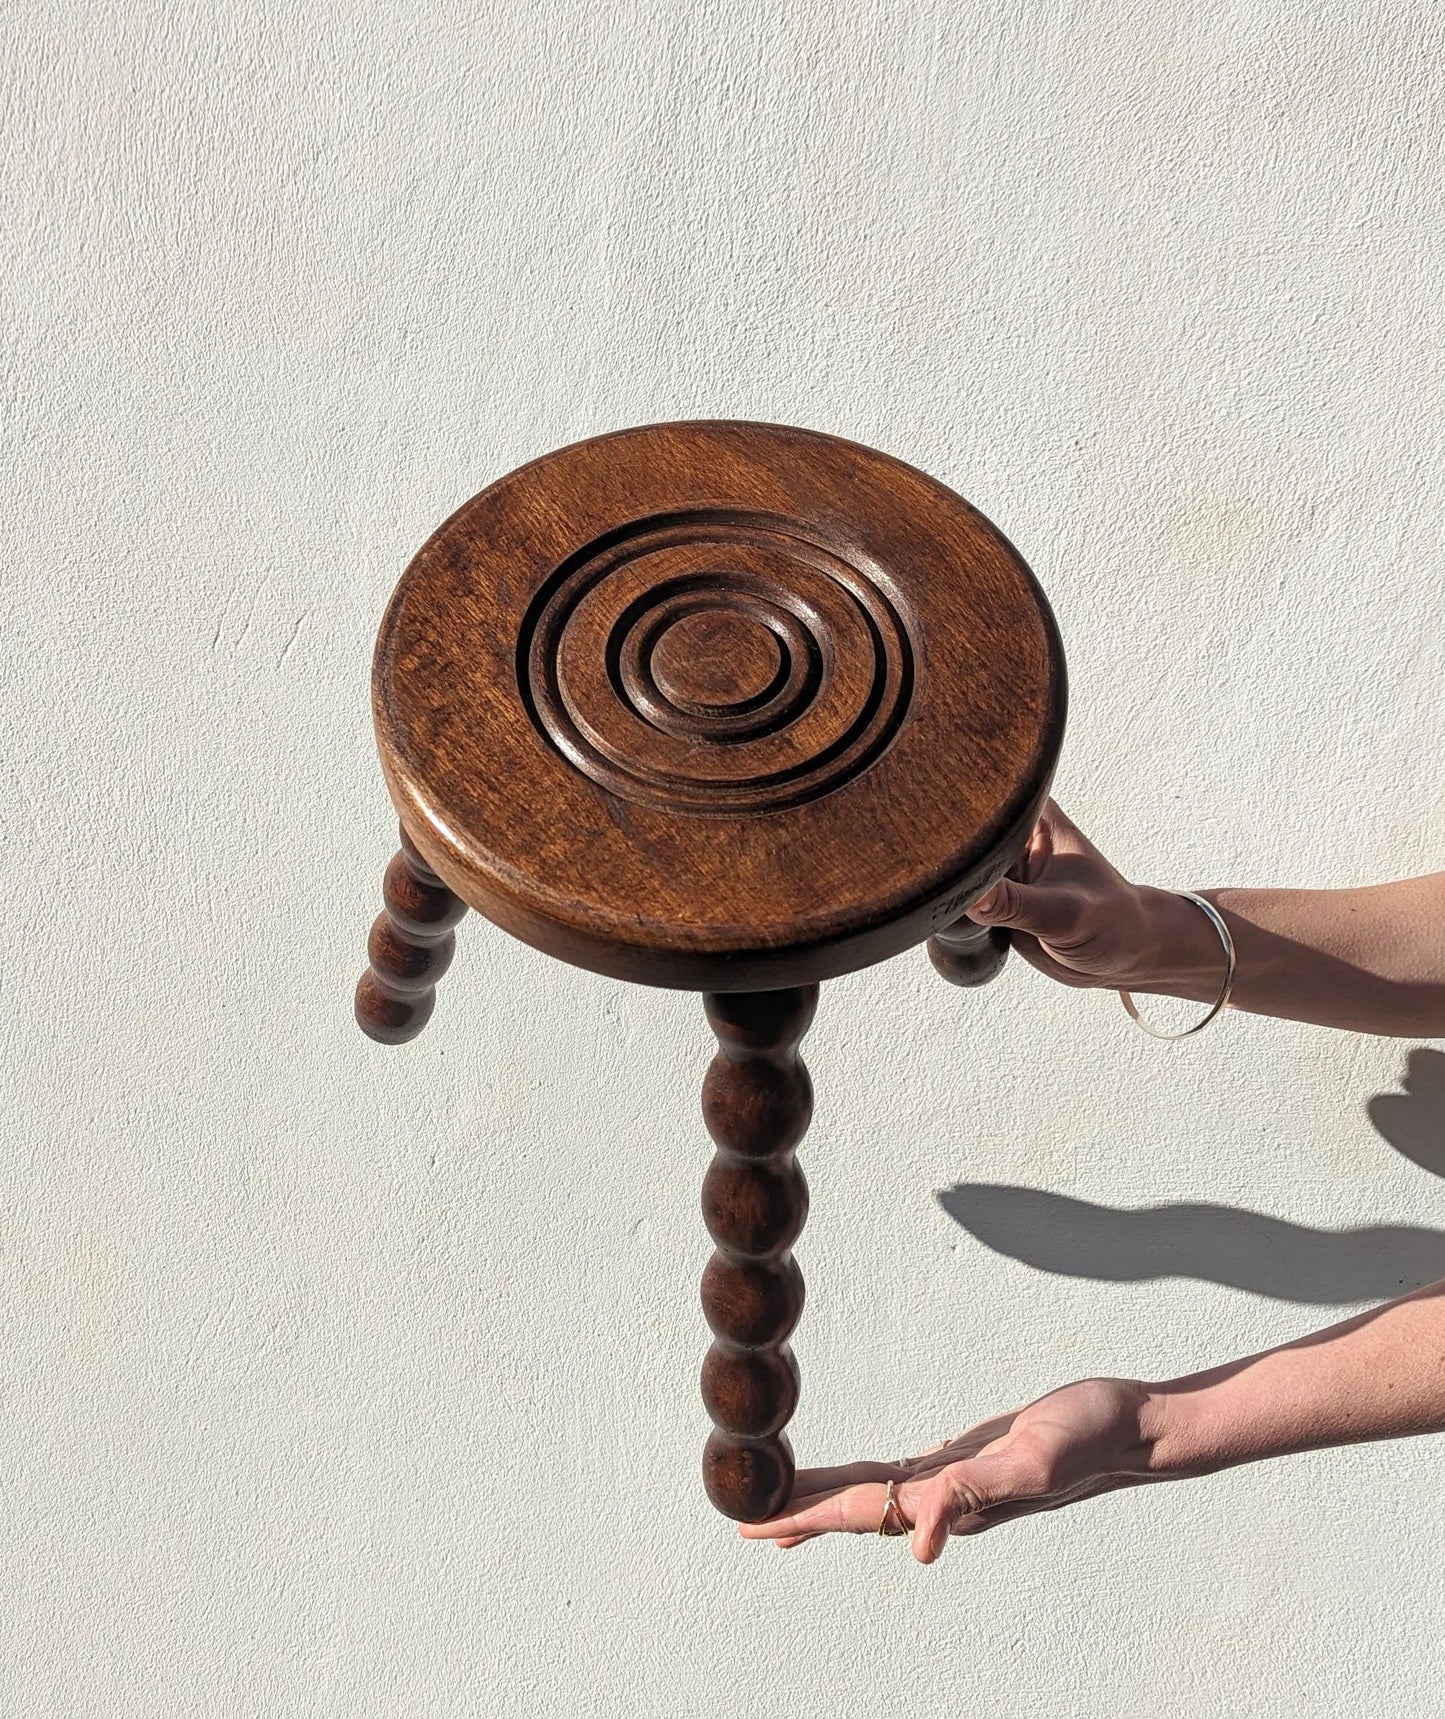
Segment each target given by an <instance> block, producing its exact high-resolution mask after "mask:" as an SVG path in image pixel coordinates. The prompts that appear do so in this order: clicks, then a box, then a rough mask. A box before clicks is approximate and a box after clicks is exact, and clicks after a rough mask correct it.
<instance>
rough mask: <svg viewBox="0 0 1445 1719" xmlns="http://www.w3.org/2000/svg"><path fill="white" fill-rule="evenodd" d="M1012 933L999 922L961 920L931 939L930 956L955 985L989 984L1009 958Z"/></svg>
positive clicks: (929, 941)
mask: <svg viewBox="0 0 1445 1719" xmlns="http://www.w3.org/2000/svg"><path fill="white" fill-rule="evenodd" d="M1008 952H1009V934H1008V932H1007V931H1005V930H1004V929H1003V928H1002V927H1001V926H998V925H975V924H974V922H973V921H972V920H971V919H960V920H958V921H956V922H955V923H954V924H952V925H950V926H947V927H946V928H945V929H944V930H942V931H936V932H934V934H933V936H932V937H930V938H929V939H928V959H929V960H930V961H932V963H933V965H934V966H935V967H936V968H937V969H938V971H939V972H940V973H941V974H942V975H943V977H944V978H945V979H947V980H948V981H949V983H950V984H953V985H967V986H969V987H972V986H974V985H986V984H987V983H988V982H989V980H990V979H996V978H997V977H998V975H999V974H1000V973H1001V972H1002V971H1003V964H1004V962H1005V961H1007V960H1008Z"/></svg>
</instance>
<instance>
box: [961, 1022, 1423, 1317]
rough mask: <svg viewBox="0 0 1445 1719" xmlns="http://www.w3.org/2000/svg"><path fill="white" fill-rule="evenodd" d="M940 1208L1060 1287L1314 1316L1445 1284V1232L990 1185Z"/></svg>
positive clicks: (966, 1185)
mask: <svg viewBox="0 0 1445 1719" xmlns="http://www.w3.org/2000/svg"><path fill="white" fill-rule="evenodd" d="M1423 1054H1428V1055H1432V1056H1434V1055H1436V1054H1437V1053H1434V1052H1430V1053H1423ZM1440 1061H1441V1062H1442V1063H1445V1057H1442V1058H1440ZM1412 1062H1413V1059H1412ZM1374 1102H1376V1103H1378V1102H1381V1100H1376V1101H1374ZM1384 1102H1390V1103H1393V1102H1394V1100H1384ZM1402 1102H1403V1101H1402ZM1414 1115H1415V1112H1413V1111H1412V1112H1411V1116H1412V1119H1413V1117H1414ZM1392 1123H1393V1124H1394V1125H1396V1126H1398V1117H1393V1116H1392ZM1410 1126H1411V1127H1413V1126H1414V1122H1413V1120H1412V1122H1411V1124H1410ZM1381 1131H1382V1132H1383V1131H1384V1130H1383V1129H1382V1130H1381ZM1387 1138H1389V1136H1387ZM1409 1138H1410V1139H1411V1140H1416V1139H1417V1138H1418V1136H1416V1135H1414V1134H1411V1135H1409ZM1392 1144H1398V1143H1397V1142H1396V1141H1393V1140H1392ZM1398 1149H1399V1150H1401V1151H1404V1152H1406V1155H1407V1156H1412V1157H1413V1156H1414V1153H1413V1152H1410V1151H1409V1150H1408V1149H1407V1148H1406V1147H1405V1146H1399V1147H1398ZM1416 1162H1419V1159H1418V1158H1417V1159H1416ZM1442 1162H1445V1153H1442ZM1437 1173H1439V1172H1437ZM936 1198H937V1200H938V1203H939V1205H940V1206H942V1207H943V1209H944V1211H945V1212H947V1213H948V1215H949V1217H951V1218H952V1219H953V1221H954V1222H955V1223H956V1224H958V1225H959V1226H960V1228H962V1229H964V1230H967V1232H968V1233H969V1235H971V1236H972V1237H973V1238H974V1239H975V1240H976V1241H980V1242H982V1243H983V1245H984V1246H985V1247H987V1248H991V1249H992V1250H993V1251H994V1252H995V1253H999V1254H1003V1255H1005V1256H1006V1257H1007V1258H1009V1259H1016V1260H1020V1261H1021V1262H1022V1263H1023V1264H1025V1265H1031V1266H1033V1267H1034V1268H1035V1269H1036V1270H1038V1271H1046V1272H1052V1273H1054V1274H1056V1275H1059V1276H1063V1277H1083V1278H1092V1279H1094V1280H1095V1281H1097V1282H1103V1283H1148V1282H1153V1281H1157V1280H1158V1279H1160V1278H1167V1277H1192V1278H1198V1279H1200V1280H1201V1281H1202V1282H1205V1283H1218V1284H1223V1285H1225V1286H1227V1287H1229V1288H1232V1289H1246V1290H1249V1291H1250V1292H1251V1293H1253V1294H1255V1295H1268V1296H1273V1297H1274V1298H1275V1299H1276V1300H1279V1301H1296V1302H1301V1303H1306V1304H1310V1305H1316V1306H1327V1305H1330V1304H1335V1303H1346V1302H1352V1301H1380V1300H1385V1299H1388V1298H1390V1297H1392V1296H1396V1295H1400V1294H1402V1293H1404V1292H1405V1291H1407V1290H1411V1289H1418V1288H1420V1286H1421V1285H1422V1284H1426V1283H1430V1282H1432V1281H1433V1280H1434V1279H1436V1278H1441V1277H1445V1233H1442V1232H1440V1231H1439V1230H1430V1229H1419V1228H1414V1227H1411V1226H1409V1225H1399V1224H1373V1225H1368V1226H1365V1227H1363V1228H1360V1229H1350V1230H1318V1229H1311V1228H1310V1227H1309V1226H1308V1225H1305V1224H1292V1223H1288V1222H1286V1221H1285V1220H1284V1219H1282V1218H1272V1217H1267V1216H1266V1215H1265V1214H1264V1213H1263V1212H1249V1211H1240V1210H1237V1209H1236V1208H1234V1207H1232V1206H1212V1205H1166V1206H1142V1207H1138V1208H1135V1209H1127V1208H1123V1209H1121V1208H1117V1207H1113V1206H1098V1205H1094V1204H1092V1203H1091V1202H1089V1201H1088V1200H1075V1199H1071V1198H1070V1197H1069V1196H1068V1195H1066V1194H1053V1193H1049V1192H1048V1191H1047V1190H1045V1189H1043V1188H1022V1187H1011V1186H1008V1185H1006V1184H1000V1183H993V1182H959V1183H956V1184H955V1185H954V1186H953V1187H951V1188H946V1189H944V1190H943V1191H942V1192H940V1193H939V1194H938V1195H937V1196H936Z"/></svg>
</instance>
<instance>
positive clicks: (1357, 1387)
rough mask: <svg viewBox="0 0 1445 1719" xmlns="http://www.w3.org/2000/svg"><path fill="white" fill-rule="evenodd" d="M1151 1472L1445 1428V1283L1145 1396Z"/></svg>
mask: <svg viewBox="0 0 1445 1719" xmlns="http://www.w3.org/2000/svg"><path fill="white" fill-rule="evenodd" d="M1145 1389H1146V1390H1147V1392H1148V1399H1147V1402H1146V1405H1145V1407H1144V1409H1143V1411H1142V1416H1141V1424H1142V1430H1143V1431H1144V1433H1145V1443H1146V1446H1147V1448H1148V1449H1149V1452H1150V1455H1149V1462H1148V1467H1149V1473H1150V1474H1151V1476H1153V1477H1155V1478H1158V1479H1170V1478H1181V1477H1184V1476H1187V1475H1194V1474H1209V1473H1212V1472H1214V1471H1215V1470H1216V1469H1221V1468H1231V1467H1234V1466H1235V1465H1237V1464H1239V1463H1245V1462H1256V1461H1259V1460H1260V1459H1261V1458H1263V1457H1270V1456H1285V1455H1288V1454H1289V1453H1290V1452H1293V1451H1300V1450H1316V1449H1319V1448H1321V1447H1324V1446H1327V1445H1337V1444H1353V1443H1357V1442H1360V1441H1362V1440H1366V1439H1382V1438H1403V1437H1405V1436H1407V1435H1410V1434H1413V1433H1427V1432H1439V1431H1442V1430H1445V1282H1442V1283H1434V1284H1430V1285H1428V1286H1427V1287H1426V1288H1424V1289H1421V1290H1417V1291H1416V1292H1415V1293H1414V1294H1413V1295H1409V1296H1406V1297H1405V1298H1404V1299H1402V1300H1400V1301H1394V1302H1390V1303H1388V1304H1387V1305H1386V1306H1384V1307H1379V1308H1374V1309H1372V1310H1371V1311H1370V1312H1368V1313H1363V1314H1359V1315H1357V1316H1356V1317H1355V1318H1353V1319H1347V1320H1345V1321H1344V1322H1343V1323H1342V1324H1339V1325H1334V1326H1331V1327H1329V1328H1328V1329H1326V1330H1324V1331H1318V1332H1315V1333H1313V1334H1312V1335H1311V1336H1308V1337H1304V1338H1300V1339H1299V1340H1297V1341H1296V1342H1293V1343H1287V1344H1285V1345H1283V1346H1282V1347H1281V1348H1278V1349H1271V1350H1268V1351H1267V1352H1265V1353H1264V1354H1261V1355H1254V1356H1250V1357H1249V1358H1247V1359H1245V1360H1242V1361H1234V1362H1230V1363H1229V1364H1228V1365H1226V1366H1223V1367H1215V1368H1213V1369H1211V1370H1210V1371H1208V1372H1203V1373H1195V1374H1191V1375H1190V1376H1189V1377H1187V1378H1182V1379H1174V1380H1170V1381H1169V1382H1167V1383H1165V1384H1157V1385H1148V1386H1146V1387H1145Z"/></svg>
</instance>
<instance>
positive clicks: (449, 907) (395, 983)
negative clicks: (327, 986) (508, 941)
mask: <svg viewBox="0 0 1445 1719" xmlns="http://www.w3.org/2000/svg"><path fill="white" fill-rule="evenodd" d="M401 843H402V846H401V852H400V853H398V854H397V855H396V857H395V858H394V859H393V860H392V862H391V864H390V865H389V866H388V867H387V868H386V876H385V878H384V879H383V880H382V898H383V900H384V901H385V902H386V909H385V911H384V912H383V913H381V914H379V915H378V916H377V919H376V922H375V924H374V925H373V926H372V928H371V936H370V937H369V938H368V939H367V945H366V952H367V955H368V956H369V958H370V961H371V965H370V966H369V967H368V968H367V970H366V972H364V973H363V974H362V975H361V982H360V984H358V985H357V987H356V1020H357V1024H358V1025H359V1026H360V1028H361V1030H362V1032H364V1033H365V1034H366V1036H367V1037H368V1038H373V1039H376V1040H377V1041H378V1042H379V1043H380V1044H384V1045H400V1044H405V1043H406V1041H407V1040H408V1039H414V1038H415V1037H416V1035H417V1034H418V1033H419V1032H420V1031H421V1030H422V1028H423V1027H424V1026H425V1025H426V1024H427V1022H428V1021H429V1020H430V1019H431V1013H432V1010H433V1009H434V1008H435V1007H436V982H437V980H438V979H440V978H441V976H442V974H443V973H445V972H446V970H447V968H448V967H449V966H451V962H452V956H453V955H454V954H455V953H456V946H457V940H456V938H455V936H454V935H453V933H452V927H453V926H454V925H456V924H457V922H458V921H459V920H460V919H461V917H462V915H463V914H464V913H465V912H466V911H467V904H466V902H464V901H463V900H462V899H461V897H460V896H457V895H453V893H452V892H451V890H449V889H448V888H447V886H446V885H445V884H444V883H443V882H442V880H441V879H440V878H439V877H438V876H437V875H436V873H435V872H434V871H432V869H431V867H430V866H428V865H427V863H426V861H425V860H424V859H423V858H422V857H421V855H420V853H418V851H417V849H416V846H415V844H414V843H413V842H412V840H411V837H410V836H409V835H408V834H407V832H406V829H405V828H404V827H403V829H402V832H401Z"/></svg>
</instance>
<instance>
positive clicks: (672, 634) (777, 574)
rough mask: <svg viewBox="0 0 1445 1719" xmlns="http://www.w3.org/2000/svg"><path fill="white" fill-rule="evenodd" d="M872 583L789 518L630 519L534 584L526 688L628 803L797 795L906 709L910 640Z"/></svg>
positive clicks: (883, 741) (870, 748)
mask: <svg viewBox="0 0 1445 1719" xmlns="http://www.w3.org/2000/svg"><path fill="white" fill-rule="evenodd" d="M850 555H852V556H853V558H852V559H850ZM885 583H886V582H885V581H883V580H882V579H881V578H880V577H879V576H878V575H877V574H876V572H875V571H874V570H872V569H870V568H869V567H867V566H865V565H860V564H857V557H856V554H855V553H854V552H852V551H847V552H845V550H844V548H843V547H841V546H834V545H833V544H831V543H829V542H827V541H825V539H824V538H823V537H822V536H821V535H820V532H819V530H818V528H816V527H812V526H806V525H804V524H802V523H801V522H799V521H796V520H790V519H784V518H781V517H777V516H773V515H770V514H748V513H739V512H730V511H727V510H723V509H716V508H698V509H696V510H693V511H691V512H685V513H678V514H671V515H665V516H663V515H659V516H655V517H652V518H648V519H641V520H637V521H634V522H633V523H632V524H631V525H628V526H625V527H623V528H621V529H620V530H618V531H615V532H612V533H609V534H608V535H607V536H606V537H604V538H599V539H597V540H596V541H595V542H593V543H589V544H587V545H586V546H585V547H584V548H583V549H581V550H579V551H578V552H577V554H576V555H574V556H572V557H571V558H570V559H569V560H568V561H566V562H564V563H563V565H562V566H561V567H559V568H558V569H557V570H556V572H555V573H554V574H553V575H552V576H551V578H549V579H548V580H547V581H546V583H545V584H544V585H543V586H542V588H541V590H540V591H539V592H538V593H537V596H536V598H535V599H534V601H533V603H532V606H531V608H530V609H529V610H528V612H527V615H526V618H525V619H524V621H523V624H522V628H521V633H520V637H519V641H518V657H517V673H518V680H519V684H520V690H521V694H522V699H523V702H524V704H525V705H526V708H527V711H528V713H529V715H530V716H531V719H532V721H533V723H534V724H535V726H536V727H537V729H538V731H539V732H540V733H541V734H542V735H543V736H544V738H545V739H546V740H547V741H548V742H549V743H550V744H551V745H552V746H554V747H555V748H556V749H557V750H558V751H559V752H561V753H562V755H563V756H564V757H565V758H567V759H568V760H570V762H571V763H572V764H573V765H574V766H575V767H576V768H577V769H578V770H580V771H582V772H583V774H584V775H587V776H589V777H591V779H592V780H593V781H594V782H597V783H599V784H600V785H601V786H602V787H604V788H605V789H607V790H608V792H609V793H614V794H618V795H620V796H621V797H623V798H624V799H628V800H633V801H635V802H638V803H640V804H643V805H649V806H654V807H657V808H660V809H664V810H667V811H673V812H678V811H682V812H696V813H708V812H713V813H731V814H736V813H739V812H750V811H766V810H768V809H769V808H772V807H775V806H799V805H803V804H805V803H806V802H808V801H810V800H815V799H818V798H819V797H820V796H821V795H823V794H827V793H830V792H831V791H832V790H833V789H835V788H839V787H841V786H842V785H843V784H844V783H845V782H850V781H852V780H853V779H854V778H855V777H857V776H858V775H859V774H860V773H861V772H862V771H864V770H866V769H867V768H868V766H869V765H870V764H872V763H874V762H875V761H876V760H877V759H878V758H879V757H881V756H882V754H883V752H884V751H885V750H886V749H887V747H888V744H889V742H890V741H891V740H892V739H893V737H894V736H895V735H896V734H897V732H898V730H899V728H900V727H901V725H902V723H903V722H904V721H905V720H906V718H907V715H908V709H909V705H910V702H911V700H912V696H913V662H914V650H913V644H912V641H911V639H910V636H909V631H908V626H907V625H906V623H905V619H904V615H903V611H902V609H901V606H900V603H899V601H898V599H897V598H896V596H895V595H894V594H893V593H892V592H891V590H889V589H885Z"/></svg>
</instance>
